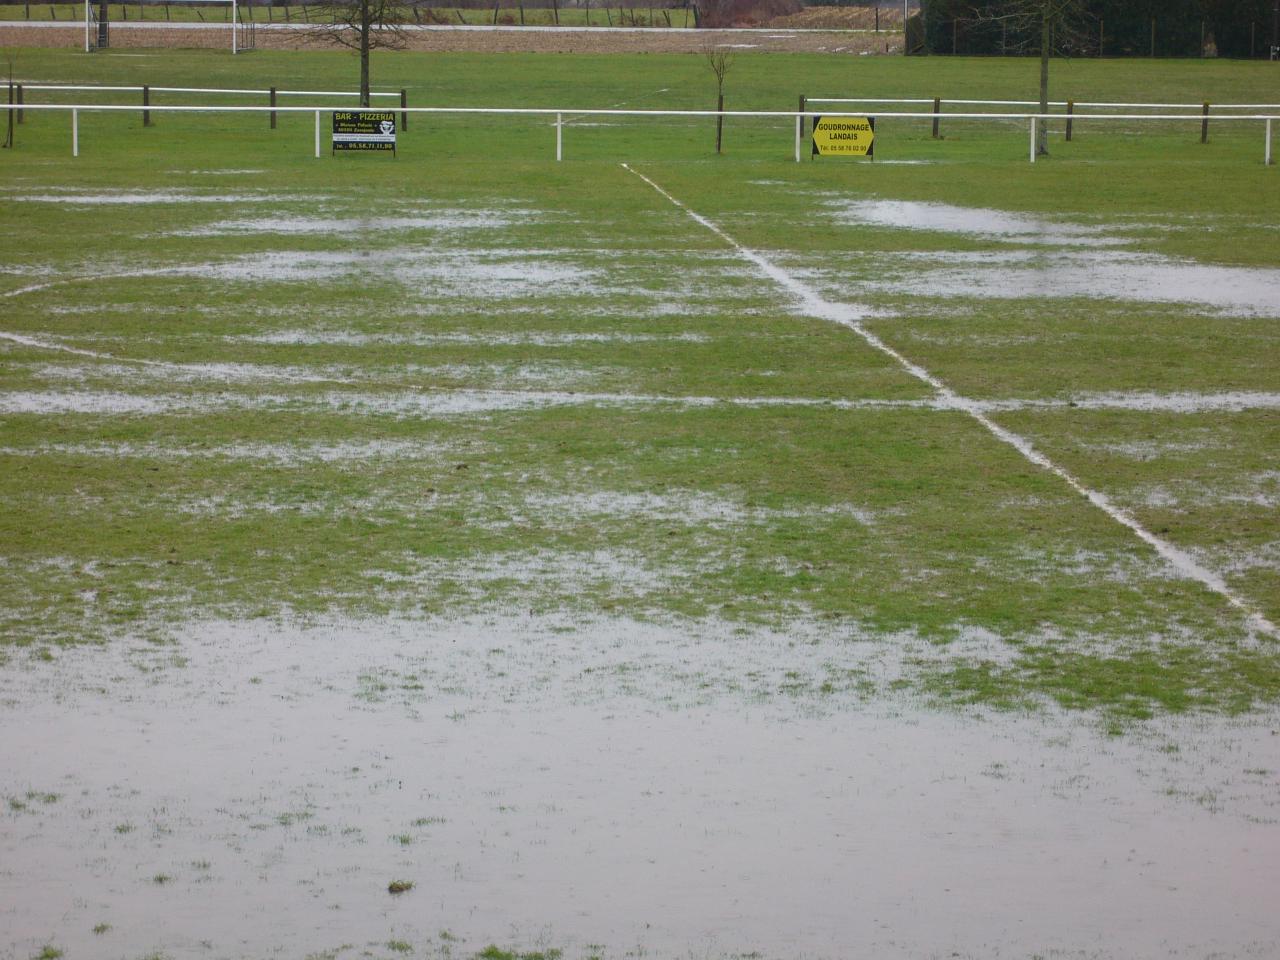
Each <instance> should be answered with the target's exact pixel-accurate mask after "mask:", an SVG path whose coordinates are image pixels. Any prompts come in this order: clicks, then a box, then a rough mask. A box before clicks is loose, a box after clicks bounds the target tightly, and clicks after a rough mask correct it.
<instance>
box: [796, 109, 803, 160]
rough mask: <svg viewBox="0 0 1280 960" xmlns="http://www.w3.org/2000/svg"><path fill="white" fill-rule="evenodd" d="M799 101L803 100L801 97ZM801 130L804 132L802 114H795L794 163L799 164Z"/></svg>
mask: <svg viewBox="0 0 1280 960" xmlns="http://www.w3.org/2000/svg"><path fill="white" fill-rule="evenodd" d="M800 99H801V100H803V99H804V97H801V98H800ZM803 130H804V114H803V113H797V114H796V163H799V162H800V141H801V140H803V139H804V134H803V133H802V132H801V131H803Z"/></svg>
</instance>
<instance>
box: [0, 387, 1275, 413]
mask: <svg viewBox="0 0 1280 960" xmlns="http://www.w3.org/2000/svg"><path fill="white" fill-rule="evenodd" d="M717 404H728V405H731V406H739V407H748V408H765V407H821V408H826V409H831V410H932V411H944V412H949V411H954V410H956V409H958V407H957V405H956V403H955V402H953V401H949V400H947V399H945V398H943V399H921V400H831V399H826V398H818V397H750V396H729V397H714V396H689V395H668V396H662V395H656V394H637V393H589V392H581V391H569V390H496V389H495V390H479V389H457V390H448V389H440V390H409V391H396V392H385V393H370V392H362V391H354V390H349V391H326V392H324V393H319V394H315V393H302V394H297V395H293V396H291V395H288V394H278V393H275V394H273V393H232V392H230V391H220V392H217V393H198V392H193V393H189V394H173V393H168V394H161V393H156V394H147V393H127V392H124V391H108V390H80V391H57V390H43V391H34V390H12V391H4V392H0V413H14V414H35V415H42V416H56V415H58V414H66V413H84V414H102V415H151V416H167V415H171V414H182V413H208V412H212V411H217V410H249V409H253V410H263V411H272V410H280V411H284V410H288V411H297V410H325V411H329V412H333V413H340V414H346V415H353V416H388V417H394V418H397V419H413V418H432V417H455V416H470V415H480V416H483V415H487V414H492V413H506V412H514V411H520V410H541V409H547V408H550V407H558V406H592V407H674V408H681V407H683V408H694V407H712V406H716V405H717ZM969 407H971V408H972V409H975V410H979V411H982V412H984V413H1002V412H1012V411H1019V410H1052V409H1064V408H1072V407H1074V408H1079V409H1081V410H1133V411H1159V412H1165V413H1204V412H1211V411H1221V412H1242V411H1245V410H1277V409H1280V393H1259V392H1248V391H1241V392H1233V393H1213V394H1192V393H1175V394H1154V393H1111V394H1080V395H1076V396H1074V397H1072V398H1058V399H1020V398H1011V399H1002V400H973V401H966V405H965V406H964V407H962V408H959V409H967V408H969Z"/></svg>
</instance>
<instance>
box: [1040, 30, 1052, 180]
mask: <svg viewBox="0 0 1280 960" xmlns="http://www.w3.org/2000/svg"><path fill="white" fill-rule="evenodd" d="M1052 46H1053V44H1052V43H1051V42H1050V39H1049V11H1048V10H1045V11H1044V12H1043V13H1042V14H1041V17H1040V112H1041V113H1048V112H1049V55H1050V53H1052V52H1053V51H1052ZM1036 154H1037V156H1041V157H1047V156H1048V155H1049V121H1047V120H1041V121H1040V125H1039V129H1038V130H1037V131H1036Z"/></svg>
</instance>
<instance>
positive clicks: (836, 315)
mask: <svg viewBox="0 0 1280 960" xmlns="http://www.w3.org/2000/svg"><path fill="white" fill-rule="evenodd" d="M622 168H623V169H624V170H626V171H627V172H628V173H632V174H634V175H635V176H637V177H639V178H640V179H641V180H643V181H644V182H645V183H647V184H648V185H649V186H650V187H652V188H653V189H654V190H656V191H657V192H658V193H659V194H661V195H662V196H663V197H665V198H666V199H667V200H668V201H669V202H670V203H672V204H673V205H674V206H675V207H676V208H678V209H679V210H681V211H683V212H684V213H685V214H686V215H688V216H689V217H690V218H691V219H693V220H694V221H695V222H697V223H698V224H700V225H702V226H703V227H705V228H706V229H707V230H710V231H711V232H712V233H714V234H715V235H716V236H717V237H719V238H720V239H721V240H723V241H724V242H725V243H727V244H728V245H729V246H730V247H732V248H733V249H734V250H735V251H737V253H738V254H739V255H740V256H742V257H743V258H745V259H747V260H749V261H750V262H751V263H753V264H755V265H756V266H757V267H759V268H760V270H761V271H763V272H764V274H765V275H766V276H768V277H769V278H770V279H772V280H773V281H775V282H776V283H777V284H778V285H779V286H782V287H784V288H785V289H786V290H787V291H788V292H789V293H791V294H792V295H793V296H794V297H796V298H797V299H798V300H799V301H800V303H801V306H802V307H803V308H804V310H805V312H806V313H808V314H809V315H810V316H812V317H814V318H816V319H820V320H830V321H832V322H834V323H838V324H840V325H842V326H844V327H847V328H848V329H850V330H852V331H853V332H854V333H856V334H857V335H858V336H860V337H861V338H862V339H863V340H865V341H866V342H867V343H868V344H869V345H870V346H871V347H873V348H875V349H876V350H878V351H880V352H881V353H883V354H885V355H886V356H888V357H891V358H892V359H893V360H894V361H895V362H896V363H897V364H898V365H899V366H900V367H902V368H903V369H904V370H906V371H907V372H908V373H909V374H911V376H913V377H915V378H916V379H917V380H920V381H921V382H923V383H926V384H928V385H929V386H930V387H932V388H933V390H934V391H935V392H936V393H937V395H938V399H939V401H940V402H941V404H942V405H945V406H948V407H950V408H951V409H954V410H959V411H962V412H964V413H967V414H968V415H969V416H970V417H972V418H973V419H974V420H976V421H977V422H978V423H980V424H981V425H982V426H983V427H985V428H986V430H987V431H988V432H989V433H990V434H991V435H992V436H994V437H995V438H996V439H998V440H1000V441H1002V442H1004V443H1007V444H1008V445H1009V446H1011V447H1013V448H1014V449H1015V450H1017V451H1018V452H1019V453H1020V454H1022V456H1023V457H1025V458H1026V459H1027V460H1029V461H1030V462H1031V463H1034V464H1035V465H1036V466H1038V467H1041V468H1042V469H1044V470H1048V471H1049V472H1050V473H1052V474H1054V475H1055V476H1056V477H1058V478H1059V479H1061V480H1062V481H1064V482H1065V483H1066V484H1067V485H1068V486H1069V487H1071V489H1072V490H1074V491H1076V493H1078V494H1080V495H1081V496H1082V497H1084V498H1085V499H1087V500H1088V501H1089V502H1090V503H1092V504H1093V505H1094V506H1095V507H1097V508H1098V509H1099V510H1101V511H1102V512H1103V513H1105V514H1106V515H1107V516H1109V517H1111V519H1112V520H1114V521H1116V522H1117V523H1119V524H1121V525H1123V526H1125V527H1127V528H1128V529H1129V530H1131V531H1132V532H1133V533H1134V534H1135V535H1136V536H1137V537H1138V539H1140V540H1142V542H1143V543H1146V544H1147V545H1148V546H1150V547H1151V548H1152V549H1154V550H1155V551H1156V553H1158V554H1159V555H1160V556H1161V557H1163V558H1164V559H1165V561H1166V562H1168V563H1169V564H1170V565H1171V566H1172V567H1173V568H1174V569H1175V570H1177V571H1178V572H1180V573H1181V574H1182V575H1183V576H1185V577H1187V578H1189V579H1192V580H1196V581H1199V582H1200V583H1201V584H1203V585H1204V586H1206V587H1208V588H1209V589H1210V590H1212V591H1213V592H1214V593H1217V594H1218V595H1220V596H1222V597H1223V598H1225V599H1226V600H1227V601H1228V602H1229V603H1230V604H1231V605H1232V606H1234V607H1235V608H1236V609H1238V610H1240V611H1241V612H1242V613H1244V615H1245V617H1246V619H1247V621H1248V623H1249V624H1250V625H1251V626H1252V627H1253V628H1254V629H1255V630H1258V631H1261V632H1264V633H1267V634H1270V635H1271V636H1272V637H1276V638H1280V630H1278V629H1277V628H1276V625H1275V624H1273V623H1272V622H1271V621H1270V620H1268V619H1267V618H1266V617H1265V616H1263V615H1262V613H1261V612H1260V611H1258V610H1256V609H1254V608H1253V606H1252V605H1251V604H1250V603H1249V602H1248V601H1247V600H1245V598H1244V597H1242V596H1240V595H1239V594H1237V593H1236V592H1235V591H1234V590H1232V589H1231V587H1229V586H1228V585H1227V582H1226V581H1225V580H1223V579H1222V577H1221V576H1219V575H1218V574H1216V573H1214V572H1213V571H1212V570H1210V569H1208V568H1207V567H1205V566H1203V565H1202V564H1200V563H1199V562H1197V561H1196V560H1195V558H1194V557H1192V556H1191V555H1190V554H1189V553H1187V552H1186V551H1184V550H1182V549H1180V548H1179V547H1176V546H1174V545H1173V544H1172V543H1170V542H1169V541H1167V540H1164V539H1162V538H1160V537H1157V536H1156V535H1155V534H1154V533H1152V532H1151V531H1150V530H1148V529H1147V528H1146V527H1144V526H1143V525H1142V524H1141V523H1139V522H1138V521H1137V520H1136V519H1135V518H1134V517H1132V516H1130V515H1129V514H1128V513H1126V512H1125V511H1124V510H1122V509H1121V508H1119V507H1117V506H1116V505H1115V504H1114V503H1112V502H1111V499H1110V498H1109V497H1107V495H1106V494H1104V493H1101V492H1099V491H1097V490H1093V489H1091V488H1089V487H1087V486H1085V485H1084V483H1083V482H1082V481H1080V480H1079V479H1077V478H1076V477H1075V476H1074V475H1073V474H1071V473H1068V472H1067V470H1065V469H1064V468H1063V467H1060V466H1058V465H1057V464H1056V463H1054V462H1053V461H1052V460H1050V459H1049V458H1048V457H1047V456H1045V455H1044V454H1043V453H1041V452H1040V451H1039V450H1037V449H1036V448H1035V447H1034V446H1033V445H1032V443H1031V441H1029V440H1027V439H1026V438H1025V437H1022V436H1020V435H1018V434H1016V433H1014V432H1013V431H1011V430H1008V429H1006V428H1004V427H1002V426H1000V424H998V423H996V422H995V421H994V420H992V419H991V418H990V417H989V416H987V415H986V414H985V413H984V412H983V411H982V409H981V406H980V404H979V403H978V402H977V401H974V400H970V399H968V398H967V397H963V396H961V395H960V394H958V393H956V392H955V391H954V390H953V389H951V387H949V386H947V385H946V384H945V383H943V382H942V381H941V380H939V379H938V378H937V377H936V376H934V375H933V374H932V373H930V372H929V371H928V370H926V369H925V368H924V367H922V366H920V365H919V364H917V363H913V362H912V361H911V360H908V359H907V358H906V357H905V356H903V355H902V354H901V353H899V352H898V351H897V350H895V349H894V348H893V347H891V346H889V344H887V343H885V342H884V341H883V340H881V339H880V338H879V337H877V336H876V335H875V334H874V333H872V332H871V331H870V330H868V329H867V328H866V327H864V326H863V325H862V324H861V323H860V322H859V320H858V316H859V314H860V311H858V310H857V308H854V307H851V306H849V305H846V304H838V303H832V302H831V301H829V300H826V299H825V298H823V296H822V295H821V294H819V293H818V292H817V291H816V290H814V289H813V288H812V287H810V286H809V285H808V284H806V283H804V282H803V281H801V280H798V279H796V278H795V277H793V276H792V275H791V274H789V273H787V272H786V271H785V270H783V269H782V268H781V267H779V266H778V265H777V264H775V263H773V261H771V260H769V259H767V258H766V257H764V256H763V255H761V254H759V253H757V252H756V251H754V250H751V249H750V248H748V247H745V246H743V245H742V244H740V243H739V242H738V241H737V240H735V239H734V238H733V237H731V236H730V235H729V234H728V233H726V232H725V231H724V230H723V229H721V228H720V227H719V226H718V225H717V224H715V223H713V222H711V221H710V220H708V219H707V218H706V217H704V216H702V215H701V214H699V213H697V212H695V211H694V210H691V209H690V208H689V207H688V206H686V205H685V204H684V203H682V202H681V201H679V200H677V199H676V198H675V197H673V196H672V195H671V194H670V193H668V192H667V191H666V190H664V189H663V188H662V187H660V186H659V185H658V184H657V183H655V182H654V181H653V180H651V179H649V178H648V177H646V176H645V175H644V174H643V173H641V172H640V171H639V170H633V169H632V168H631V167H630V166H629V165H628V164H625V163H624V164H622Z"/></svg>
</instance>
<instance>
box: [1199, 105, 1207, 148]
mask: <svg viewBox="0 0 1280 960" xmlns="http://www.w3.org/2000/svg"><path fill="white" fill-rule="evenodd" d="M1200 142H1201V143H1208V142H1209V101H1207V100H1206V101H1205V104H1204V119H1203V120H1201V121H1200Z"/></svg>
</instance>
